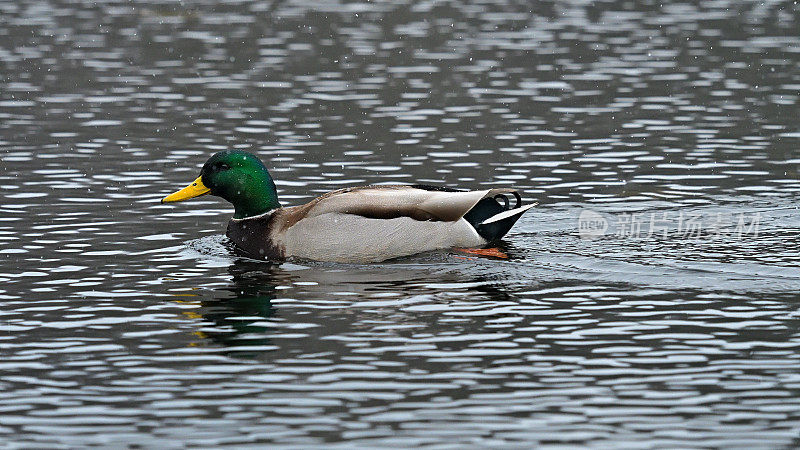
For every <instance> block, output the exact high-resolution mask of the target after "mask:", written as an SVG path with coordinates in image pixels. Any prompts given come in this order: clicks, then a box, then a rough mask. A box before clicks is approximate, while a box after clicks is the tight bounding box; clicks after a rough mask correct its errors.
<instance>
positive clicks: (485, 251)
mask: <svg viewBox="0 0 800 450" xmlns="http://www.w3.org/2000/svg"><path fill="white" fill-rule="evenodd" d="M455 250H456V251H459V252H464V253H467V254H470V255H477V256H485V257H488V258H500V259H508V255H507V254H505V253H503V252H502V251H501V250H500V249H499V248H497V247H493V248H457V249H455Z"/></svg>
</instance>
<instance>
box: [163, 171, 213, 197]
mask: <svg viewBox="0 0 800 450" xmlns="http://www.w3.org/2000/svg"><path fill="white" fill-rule="evenodd" d="M202 178H203V177H197V179H196V180H194V181H192V184H190V185H188V186H186V187H185V188H183V189H181V190H180V191H178V192H173V193H172V194H169V195H168V196H166V197H164V198H162V199H161V203H167V202H180V201H183V200H189V199H190V198H194V197H199V196H201V195H203V194H208V191H210V190H211V189H209V188H207V187H205V185H204V184H203V180H202Z"/></svg>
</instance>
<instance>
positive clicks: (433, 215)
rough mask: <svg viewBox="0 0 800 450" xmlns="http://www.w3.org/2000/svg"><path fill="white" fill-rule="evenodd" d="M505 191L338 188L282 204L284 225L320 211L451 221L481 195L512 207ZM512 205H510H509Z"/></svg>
mask: <svg viewBox="0 0 800 450" xmlns="http://www.w3.org/2000/svg"><path fill="white" fill-rule="evenodd" d="M507 195H510V196H513V197H515V198H516V205H515V206H514V207H513V208H519V207H520V203H521V202H520V197H519V194H518V193H517V191H515V190H514V189H507V188H495V189H486V190H482V191H456V190H451V189H443V188H436V187H431V186H422V185H414V186H364V187H357V188H348V189H341V190H338V191H333V192H330V193H328V194H325V195H323V196H321V197H318V198H316V199H314V200H312V201H311V202H309V203H307V204H305V205H302V206H297V207H294V208H286V209H287V211H286V212H287V213H288V214H287V216H286V219H287V220H288V222H290V223H288V224H287V225H291V224H292V223H296V222H298V221H300V220H302V219H304V218H310V217H315V216H320V215H323V214H331V213H336V214H351V215H357V216H362V217H365V218H369V219H395V218H399V217H408V218H411V219H414V220H420V221H443V222H454V221H457V220H459V219H461V218H462V217H464V215H465V214H467V213H468V212H469V211H470V210H471V209H472V208H473V207H475V205H477V204H478V202H480V201H481V200H483V199H485V198H490V197H492V198H495V197H497V198H498V199H499V198H501V197H502V198H503V200H502V201H504V202H505V208H503V210H506V209H509V208H512V207H511V206H510V200H509V198H508V197H507ZM513 208H512V209H513Z"/></svg>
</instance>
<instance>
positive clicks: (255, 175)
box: [161, 150, 280, 219]
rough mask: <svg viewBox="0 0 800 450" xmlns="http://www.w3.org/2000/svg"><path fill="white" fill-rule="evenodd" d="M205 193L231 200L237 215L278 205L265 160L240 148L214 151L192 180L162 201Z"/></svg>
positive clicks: (244, 214) (252, 212)
mask: <svg viewBox="0 0 800 450" xmlns="http://www.w3.org/2000/svg"><path fill="white" fill-rule="evenodd" d="M208 193H210V194H211V195H216V196H219V197H222V198H224V199H225V200H227V201H229V202H231V203H233V207H234V208H235V209H236V211H235V212H234V215H233V217H234V218H236V219H243V218H245V217H250V216H257V215H259V214H263V213H265V212H267V211H269V210H271V209H275V208H279V207H280V203H278V192H277V191H276V190H275V183H274V182H273V181H272V177H271V176H270V175H269V172H268V171H267V168H266V167H264V163H262V162H261V160H260V159H258V157H256V156H255V155H253V154H251V153H247V152H243V151H239V150H225V151H222V152H219V153H215V154H214V155H213V156H212V157H211V158H208V161H206V163H205V165H203V169H202V170H201V171H200V176H199V177H197V179H196V180H194V181H193V182H192V184H190V185H189V186H186V187H185V188H183V189H181V190H180V191H178V192H175V193H174V194H170V195H168V196H166V197H164V198H163V199H162V200H161V202H162V203H164V202H180V201H183V200H188V199H190V198H194V197H199V196H201V195H203V194H208Z"/></svg>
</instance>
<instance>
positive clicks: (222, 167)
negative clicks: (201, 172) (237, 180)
mask: <svg viewBox="0 0 800 450" xmlns="http://www.w3.org/2000/svg"><path fill="white" fill-rule="evenodd" d="M217 170H218V171H220V172H222V171H223V170H231V166H229V165H227V164H226V163H219V164H218V165H217Z"/></svg>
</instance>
